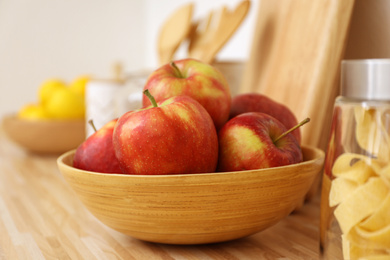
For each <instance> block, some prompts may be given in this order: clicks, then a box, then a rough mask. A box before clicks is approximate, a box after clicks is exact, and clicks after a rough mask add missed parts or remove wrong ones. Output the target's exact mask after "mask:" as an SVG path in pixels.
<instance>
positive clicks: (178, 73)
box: [170, 61, 184, 78]
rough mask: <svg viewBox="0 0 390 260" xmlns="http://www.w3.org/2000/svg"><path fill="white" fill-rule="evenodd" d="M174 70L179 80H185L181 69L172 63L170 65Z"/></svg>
mask: <svg viewBox="0 0 390 260" xmlns="http://www.w3.org/2000/svg"><path fill="white" fill-rule="evenodd" d="M170 65H171V66H172V68H173V70H174V71H175V74H176V75H177V76H178V77H179V78H184V77H183V74H181V71H180V69H179V68H178V67H177V65H176V64H175V63H174V62H173V61H172V62H171V64H170Z"/></svg>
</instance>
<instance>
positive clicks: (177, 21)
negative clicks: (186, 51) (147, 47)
mask: <svg viewBox="0 0 390 260" xmlns="http://www.w3.org/2000/svg"><path fill="white" fill-rule="evenodd" d="M192 10H193V4H192V3H189V4H187V5H184V6H182V7H181V8H179V9H177V10H176V11H175V12H174V13H173V14H172V15H171V16H170V17H169V18H168V19H167V21H166V22H165V23H164V25H163V26H162V28H161V30H160V34H159V40H158V55H159V62H160V65H163V64H166V63H168V62H170V61H171V60H172V58H173V56H174V53H175V52H176V50H177V48H178V47H179V46H180V43H181V42H182V41H183V40H184V39H186V38H187V36H188V33H189V31H190V28H191V20H192V13H193V11H192Z"/></svg>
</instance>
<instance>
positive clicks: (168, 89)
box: [143, 59, 231, 129]
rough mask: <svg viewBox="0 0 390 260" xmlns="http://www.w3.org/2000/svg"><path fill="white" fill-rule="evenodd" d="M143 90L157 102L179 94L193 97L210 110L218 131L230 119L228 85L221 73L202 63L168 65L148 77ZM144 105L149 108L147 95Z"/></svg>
mask: <svg viewBox="0 0 390 260" xmlns="http://www.w3.org/2000/svg"><path fill="white" fill-rule="evenodd" d="M144 89H148V90H149V91H150V93H151V94H152V95H153V96H154V98H155V99H156V101H157V102H159V101H161V100H163V99H166V98H169V97H173V96H179V95H187V96H190V97H192V98H193V99H195V100H196V101H198V102H199V103H200V104H201V105H202V106H203V107H204V108H205V109H206V110H207V112H208V113H209V114H210V116H211V118H212V119H213V121H214V124H215V127H216V128H217V129H219V128H221V127H222V125H223V124H225V123H226V122H227V120H228V119H229V112H230V104H231V94H230V88H229V85H228V83H227V81H226V79H225V77H224V76H223V75H222V73H221V72H220V71H218V70H217V69H216V68H214V67H213V66H211V65H209V64H206V63H203V62H201V61H198V60H194V59H184V60H178V61H175V62H173V63H170V64H166V65H164V66H162V67H160V68H159V69H157V70H156V71H154V72H153V73H152V74H151V75H150V76H149V78H148V80H147V81H146V84H145V86H144ZM143 105H144V106H148V105H150V101H149V99H148V98H147V97H145V96H144V97H143Z"/></svg>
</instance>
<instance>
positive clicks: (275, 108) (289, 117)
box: [229, 93, 301, 143]
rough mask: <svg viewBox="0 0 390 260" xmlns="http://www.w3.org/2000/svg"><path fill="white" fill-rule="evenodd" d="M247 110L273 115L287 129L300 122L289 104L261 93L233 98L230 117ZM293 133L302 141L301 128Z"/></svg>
mask: <svg viewBox="0 0 390 260" xmlns="http://www.w3.org/2000/svg"><path fill="white" fill-rule="evenodd" d="M246 112H261V113H265V114H268V115H270V116H273V117H275V118H276V119H278V120H279V121H280V122H282V124H284V125H285V126H286V128H287V129H290V128H291V127H293V126H295V125H297V124H298V121H297V119H296V117H295V115H294V113H293V112H292V111H291V110H290V109H289V108H288V107H287V106H285V105H283V104H281V103H278V102H276V101H274V100H272V99H271V98H269V97H267V96H265V95H262V94H259V93H246V94H240V95H237V96H235V97H234V98H233V99H232V106H231V109H230V117H229V118H233V117H235V116H237V115H239V114H242V113H246ZM292 133H293V134H294V136H295V137H296V138H297V140H298V142H299V143H301V132H300V130H299V129H296V130H294V131H293V132H292Z"/></svg>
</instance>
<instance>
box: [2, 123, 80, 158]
mask: <svg viewBox="0 0 390 260" xmlns="http://www.w3.org/2000/svg"><path fill="white" fill-rule="evenodd" d="M3 128H4V131H5V132H6V134H7V135H8V136H9V137H10V139H11V140H13V141H14V142H15V143H17V144H18V145H20V146H22V147H23V148H25V149H27V150H29V151H31V152H36V153H51V154H61V153H64V152H66V151H69V150H71V149H75V148H77V146H78V145H80V144H81V143H82V142H83V141H84V140H85V122H84V120H27V119H20V118H18V117H17V116H16V115H8V116H5V117H4V118H3Z"/></svg>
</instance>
